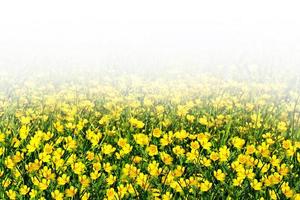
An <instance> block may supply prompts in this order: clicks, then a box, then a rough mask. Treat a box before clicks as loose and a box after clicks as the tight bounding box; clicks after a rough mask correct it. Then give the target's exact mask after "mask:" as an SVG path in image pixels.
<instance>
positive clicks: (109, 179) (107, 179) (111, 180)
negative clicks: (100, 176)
mask: <svg viewBox="0 0 300 200" xmlns="http://www.w3.org/2000/svg"><path fill="white" fill-rule="evenodd" d="M116 180H117V177H115V176H113V175H109V176H108V177H107V178H106V182H107V185H112V184H114V182H116Z"/></svg>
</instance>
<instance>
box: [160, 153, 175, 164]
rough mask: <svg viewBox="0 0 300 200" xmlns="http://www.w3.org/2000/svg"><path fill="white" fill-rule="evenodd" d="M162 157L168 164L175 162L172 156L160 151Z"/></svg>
mask: <svg viewBox="0 0 300 200" xmlns="http://www.w3.org/2000/svg"><path fill="white" fill-rule="evenodd" d="M160 158H161V160H162V161H163V162H164V163H165V164H166V165H171V164H172V162H173V158H172V156H170V155H169V154H167V153H165V152H162V153H160Z"/></svg>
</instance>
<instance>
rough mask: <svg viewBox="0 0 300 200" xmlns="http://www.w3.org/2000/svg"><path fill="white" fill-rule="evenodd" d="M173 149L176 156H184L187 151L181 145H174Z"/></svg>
mask: <svg viewBox="0 0 300 200" xmlns="http://www.w3.org/2000/svg"><path fill="white" fill-rule="evenodd" d="M172 151H173V153H174V154H175V155H176V156H182V155H184V153H185V150H184V148H182V147H181V146H179V145H176V146H175V147H173V149H172Z"/></svg>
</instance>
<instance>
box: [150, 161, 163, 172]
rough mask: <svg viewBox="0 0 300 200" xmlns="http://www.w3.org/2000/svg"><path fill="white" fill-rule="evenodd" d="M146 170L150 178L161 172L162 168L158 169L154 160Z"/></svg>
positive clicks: (157, 164)
mask: <svg viewBox="0 0 300 200" xmlns="http://www.w3.org/2000/svg"><path fill="white" fill-rule="evenodd" d="M147 169H148V171H149V174H150V175H151V176H158V175H160V173H161V171H162V168H159V163H157V162H156V161H155V160H154V161H152V162H151V163H150V164H149V165H148V168H147Z"/></svg>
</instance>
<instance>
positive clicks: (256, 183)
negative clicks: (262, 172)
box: [250, 179, 262, 191]
mask: <svg viewBox="0 0 300 200" xmlns="http://www.w3.org/2000/svg"><path fill="white" fill-rule="evenodd" d="M250 185H251V187H252V188H253V189H254V190H257V191H258V190H261V189H262V183H261V182H259V181H258V180H257V179H254V180H253V181H252V182H251V183H250Z"/></svg>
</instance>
